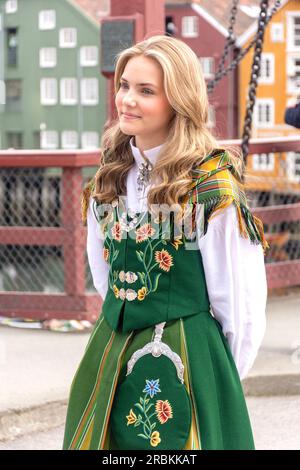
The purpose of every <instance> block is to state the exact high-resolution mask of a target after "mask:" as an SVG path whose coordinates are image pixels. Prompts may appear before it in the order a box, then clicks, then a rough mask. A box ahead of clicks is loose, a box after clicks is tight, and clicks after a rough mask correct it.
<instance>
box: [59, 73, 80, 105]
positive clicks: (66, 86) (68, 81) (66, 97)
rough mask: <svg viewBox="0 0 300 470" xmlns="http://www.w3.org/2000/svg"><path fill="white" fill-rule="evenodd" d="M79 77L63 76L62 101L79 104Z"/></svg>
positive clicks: (67, 103) (61, 84)
mask: <svg viewBox="0 0 300 470" xmlns="http://www.w3.org/2000/svg"><path fill="white" fill-rule="evenodd" d="M77 93H78V92H77V79H76V78H62V79H61V81H60V102H61V104H65V105H74V104H77V101H78V97H77Z"/></svg>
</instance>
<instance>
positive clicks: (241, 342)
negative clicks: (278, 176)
mask: <svg viewBox="0 0 300 470" xmlns="http://www.w3.org/2000/svg"><path fill="white" fill-rule="evenodd" d="M130 145H131V149H132V153H133V156H134V159H135V162H136V164H135V165H134V167H132V168H131V169H130V171H129V173H128V175H127V197H126V205H127V209H128V208H130V209H132V210H134V211H136V212H141V211H143V210H147V193H148V190H149V187H146V188H145V190H144V193H143V194H142V197H140V195H139V193H138V190H137V182H136V179H137V172H138V165H139V164H140V163H142V162H144V159H143V157H142V156H141V154H140V151H139V149H138V148H137V147H135V146H134V145H133V137H132V138H131V140H130ZM161 147H162V145H159V146H158V147H154V148H152V149H149V150H146V151H144V154H145V155H146V156H147V158H149V160H150V161H151V162H152V163H155V160H156V158H157V156H158V153H159V151H160V149H161ZM92 204H93V199H92V198H91V199H90V203H89V208H88V214H87V255H88V261H89V265H90V269H91V273H92V277H93V283H94V286H95V288H96V290H97V291H98V293H99V294H100V295H101V297H102V299H103V300H104V299H105V296H106V292H107V289H108V271H109V265H108V263H107V262H106V261H105V260H104V258H103V256H102V248H103V242H104V240H103V238H104V237H103V234H99V224H98V222H97V220H96V218H95V215H94V212H93V210H92ZM198 246H199V250H200V252H201V256H202V261H203V268H204V273H205V278H206V284H207V291H208V296H209V301H210V305H211V310H212V314H213V315H214V317H215V318H216V319H217V320H218V321H219V323H220V324H221V326H222V331H223V333H224V335H225V337H226V338H227V340H228V343H229V347H230V350H231V352H232V355H233V358H234V361H235V363H236V366H237V369H238V372H239V375H240V378H241V379H243V378H244V377H246V375H247V374H248V372H249V370H250V369H251V367H252V365H253V363H254V360H255V358H256V356H257V353H258V350H259V347H260V345H261V343H262V340H263V337H264V333H265V328H266V313H265V312H266V302H267V280H266V270H265V264H264V254H263V249H262V246H261V245H260V244H259V245H254V244H252V243H251V242H250V240H249V239H248V238H243V237H242V236H241V235H240V233H239V228H238V221H237V213H236V208H235V207H234V205H233V204H230V206H228V207H227V208H226V209H224V210H222V211H220V212H219V213H218V212H216V214H215V215H214V217H212V219H211V220H210V222H209V224H208V229H207V232H206V234H205V235H204V236H202V237H199V238H198Z"/></svg>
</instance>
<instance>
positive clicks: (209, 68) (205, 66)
mask: <svg viewBox="0 0 300 470" xmlns="http://www.w3.org/2000/svg"><path fill="white" fill-rule="evenodd" d="M200 63H201V67H202V71H203V74H204V77H205V78H211V77H213V75H214V73H215V59H214V58H213V57H200Z"/></svg>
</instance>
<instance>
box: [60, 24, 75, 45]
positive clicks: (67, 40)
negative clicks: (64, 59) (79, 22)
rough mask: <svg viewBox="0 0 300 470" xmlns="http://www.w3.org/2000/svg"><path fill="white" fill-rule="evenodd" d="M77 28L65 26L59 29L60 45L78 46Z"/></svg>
mask: <svg viewBox="0 0 300 470" xmlns="http://www.w3.org/2000/svg"><path fill="white" fill-rule="evenodd" d="M76 44H77V30H76V29H75V28H63V29H61V30H60V31H59V46H60V47H63V48H68V47H76Z"/></svg>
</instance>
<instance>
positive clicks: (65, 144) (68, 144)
mask: <svg viewBox="0 0 300 470" xmlns="http://www.w3.org/2000/svg"><path fill="white" fill-rule="evenodd" d="M61 145H62V148H63V149H77V148H78V134H77V132H76V131H63V132H62V134H61Z"/></svg>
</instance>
